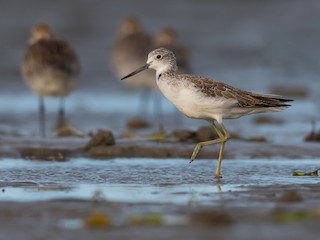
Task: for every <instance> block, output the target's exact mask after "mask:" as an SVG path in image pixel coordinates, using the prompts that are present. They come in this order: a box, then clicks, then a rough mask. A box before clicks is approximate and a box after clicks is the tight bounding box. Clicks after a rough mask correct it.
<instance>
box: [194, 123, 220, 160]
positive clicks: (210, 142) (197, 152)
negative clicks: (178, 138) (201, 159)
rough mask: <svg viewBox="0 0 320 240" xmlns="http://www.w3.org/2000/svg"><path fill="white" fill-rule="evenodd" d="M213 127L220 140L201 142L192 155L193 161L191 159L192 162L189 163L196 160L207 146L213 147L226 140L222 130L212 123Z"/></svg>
mask: <svg viewBox="0 0 320 240" xmlns="http://www.w3.org/2000/svg"><path fill="white" fill-rule="evenodd" d="M212 127H213V129H214V130H215V131H216V133H217V134H218V136H219V138H217V139H214V140H210V141H206V142H199V143H198V144H197V145H196V146H195V148H194V150H193V153H192V155H191V159H190V162H189V163H192V162H193V160H195V159H196V157H197V155H198V154H199V152H200V150H201V149H202V148H203V147H204V146H207V145H211V144H216V143H220V142H222V141H223V139H224V135H223V134H222V132H221V131H220V129H219V128H218V127H217V126H216V125H215V124H214V123H212Z"/></svg>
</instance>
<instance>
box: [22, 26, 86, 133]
mask: <svg viewBox="0 0 320 240" xmlns="http://www.w3.org/2000/svg"><path fill="white" fill-rule="evenodd" d="M21 68H22V75H23V77H24V79H25V81H26V83H27V85H28V86H29V87H30V88H31V90H32V91H33V92H34V93H35V94H37V95H38V96H39V127H40V132H41V135H42V136H43V137H44V136H45V135H46V130H45V128H46V124H45V122H46V120H45V104H44V98H45V97H56V98H59V99H60V106H59V111H58V119H57V128H58V127H62V126H64V125H65V124H66V119H65V113H64V112H65V110H64V100H65V97H66V96H68V95H69V93H70V92H71V91H72V90H73V89H74V86H75V81H76V79H77V78H78V76H79V73H80V64H79V61H78V57H77V55H76V53H75V51H74V50H73V49H72V47H71V46H70V45H69V44H68V42H66V41H64V40H59V39H56V38H55V36H54V34H53V31H52V29H51V28H50V26H49V25H48V24H45V23H41V24H38V25H36V26H34V27H33V28H32V30H31V38H30V39H29V43H28V46H27V49H26V51H25V54H24V58H23V62H22V67H21Z"/></svg>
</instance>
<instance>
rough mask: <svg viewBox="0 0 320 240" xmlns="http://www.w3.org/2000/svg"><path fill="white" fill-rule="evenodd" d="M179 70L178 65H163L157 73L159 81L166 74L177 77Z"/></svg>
mask: <svg viewBox="0 0 320 240" xmlns="http://www.w3.org/2000/svg"><path fill="white" fill-rule="evenodd" d="M177 70H178V67H177V65H163V66H161V67H160V68H158V69H157V71H156V76H157V79H160V78H161V77H162V76H163V75H165V74H170V75H175V74H176V72H177Z"/></svg>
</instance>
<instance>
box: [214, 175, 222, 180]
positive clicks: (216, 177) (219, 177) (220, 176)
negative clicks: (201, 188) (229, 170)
mask: <svg viewBox="0 0 320 240" xmlns="http://www.w3.org/2000/svg"><path fill="white" fill-rule="evenodd" d="M213 178H215V179H218V180H220V179H221V178H222V175H221V174H215V175H214V176H213Z"/></svg>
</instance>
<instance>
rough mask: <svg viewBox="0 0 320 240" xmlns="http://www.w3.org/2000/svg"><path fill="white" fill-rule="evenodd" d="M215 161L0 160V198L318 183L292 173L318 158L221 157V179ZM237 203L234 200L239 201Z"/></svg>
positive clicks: (171, 198) (208, 192)
mask: <svg viewBox="0 0 320 240" xmlns="http://www.w3.org/2000/svg"><path fill="white" fill-rule="evenodd" d="M215 164H216V161H211V160H196V161H195V162H193V163H192V164H188V161H187V160H184V159H170V160H167V159H114V160H106V161H99V160H95V161H93V160H88V159H73V160H71V161H68V162H43V161H26V160H15V159H3V160H0V176H1V181H0V186H1V189H3V192H0V200H1V201H4V200H11V201H36V200H49V199H86V200H92V199H94V198H95V194H96V193H97V192H98V193H99V195H100V197H101V196H102V197H103V198H104V199H105V200H108V201H120V202H133V203H143V202H147V203H148V202H149V203H172V204H184V205H185V204H188V202H189V201H192V202H193V203H195V204H201V205H206V204H209V205H211V204H214V203H215V201H218V200H219V199H220V197H221V195H219V194H218V193H219V192H222V193H223V192H228V191H243V190H244V189H246V188H248V187H250V186H257V185H259V186H272V185H292V184H298V185H299V184H318V183H319V182H320V179H319V177H294V176H292V172H293V171H296V170H299V171H304V172H309V171H312V170H315V168H316V166H319V161H318V160H289V159H281V160H280V159H278V160H277V159H272V160H270V159H257V160H242V159H237V160H226V161H224V162H223V166H222V174H223V179H222V180H221V181H220V182H218V181H217V180H216V179H213V177H212V176H213V173H214V168H215ZM239 204H240V203H239Z"/></svg>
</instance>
